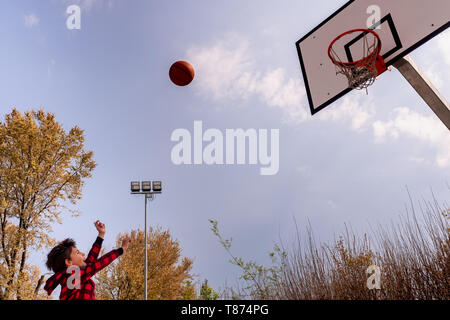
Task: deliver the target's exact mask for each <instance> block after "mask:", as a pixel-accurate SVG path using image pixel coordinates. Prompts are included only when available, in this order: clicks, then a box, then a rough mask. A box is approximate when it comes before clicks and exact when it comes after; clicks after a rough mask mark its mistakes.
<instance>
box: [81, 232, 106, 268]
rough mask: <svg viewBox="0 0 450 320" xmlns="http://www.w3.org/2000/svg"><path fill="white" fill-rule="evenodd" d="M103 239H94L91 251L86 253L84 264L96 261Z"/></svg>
mask: <svg viewBox="0 0 450 320" xmlns="http://www.w3.org/2000/svg"><path fill="white" fill-rule="evenodd" d="M102 243H103V239H102V238H100V237H97V239H95V242H94V244H93V245H92V248H91V250H90V251H89V253H88V256H87V258H86V261H85V262H86V264H90V263H93V262H94V261H95V260H97V257H98V254H99V253H100V249H101V248H102Z"/></svg>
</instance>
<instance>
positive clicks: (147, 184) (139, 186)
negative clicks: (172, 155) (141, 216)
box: [131, 181, 162, 300]
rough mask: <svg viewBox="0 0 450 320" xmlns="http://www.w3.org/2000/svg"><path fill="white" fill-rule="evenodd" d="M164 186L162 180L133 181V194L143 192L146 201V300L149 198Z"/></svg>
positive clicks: (145, 294) (145, 289) (145, 284)
mask: <svg viewBox="0 0 450 320" xmlns="http://www.w3.org/2000/svg"><path fill="white" fill-rule="evenodd" d="M161 193H162V187H161V181H153V185H152V182H151V181H142V182H139V181H131V194H143V195H144V202H145V211H144V212H145V227H144V228H145V231H144V236H145V239H144V242H145V249H144V252H145V261H144V278H145V280H144V281H145V283H144V300H147V200H150V201H153V199H154V195H156V194H161Z"/></svg>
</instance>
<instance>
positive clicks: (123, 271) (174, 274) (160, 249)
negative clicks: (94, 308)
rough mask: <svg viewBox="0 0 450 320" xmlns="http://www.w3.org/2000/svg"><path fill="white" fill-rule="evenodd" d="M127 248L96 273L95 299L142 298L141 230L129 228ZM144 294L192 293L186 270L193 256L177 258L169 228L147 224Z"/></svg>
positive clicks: (160, 296)
mask: <svg viewBox="0 0 450 320" xmlns="http://www.w3.org/2000/svg"><path fill="white" fill-rule="evenodd" d="M126 236H129V237H130V238H131V243H130V245H129V247H128V250H127V251H126V252H125V253H124V255H123V256H122V257H121V258H120V259H119V260H118V262H117V263H114V264H111V265H109V266H108V267H107V268H105V269H103V270H102V271H100V272H99V274H98V275H97V280H98V281H96V283H97V284H96V299H99V300H142V299H143V298H144V282H145V278H144V254H145V234H144V231H143V230H132V231H131V232H130V234H128V233H126V234H120V235H119V236H118V237H117V244H116V245H117V246H120V243H121V240H122V238H124V237H126ZM147 257H148V259H147V261H148V265H147V269H148V270H147V271H148V275H147V280H148V284H147V296H148V299H150V300H178V299H184V298H185V297H186V296H190V295H192V292H191V291H192V288H191V287H190V286H189V283H190V282H189V279H193V276H192V275H191V274H190V273H189V272H190V271H191V269H192V266H193V260H192V259H189V258H187V257H184V258H181V248H180V245H179V243H178V241H177V240H174V239H172V237H171V235H170V233H169V231H167V230H166V231H163V230H161V228H156V229H153V228H150V230H149V232H148V234H147Z"/></svg>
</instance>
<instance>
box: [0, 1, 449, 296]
mask: <svg viewBox="0 0 450 320" xmlns="http://www.w3.org/2000/svg"><path fill="white" fill-rule="evenodd" d="M345 2H346V1H326V3H325V2H320V3H318V2H311V1H287V0H286V1H277V2H270V3H269V2H265V3H261V1H256V0H254V1H245V2H243V1H220V2H219V1H195V2H193V1H190V2H188V1H170V2H168V1H164V2H163V1H142V0H141V1H118V0H109V1H107V0H81V1H76V0H73V1H65V0H49V1H39V2H37V1H20V2H19V1H2V3H1V5H0V30H2V31H1V38H2V40H3V41H2V44H3V49H2V50H0V70H2V72H0V88H2V94H1V95H0V110H1V113H2V117H3V115H4V114H6V113H9V112H10V111H11V109H12V107H16V108H18V109H19V110H20V111H25V110H27V109H38V108H41V107H42V108H44V109H45V110H46V111H48V112H53V113H55V115H56V118H57V120H58V121H60V122H61V123H62V124H63V127H64V128H65V129H66V130H69V129H70V128H72V127H73V126H75V125H78V126H79V127H81V128H82V129H84V130H85V137H86V148H87V149H88V150H93V151H94V158H95V161H96V162H97V163H98V166H97V168H96V169H95V171H94V173H93V178H91V179H89V180H87V183H86V186H85V188H84V196H83V199H82V200H81V201H79V203H78V204H77V208H78V209H79V210H80V211H81V212H82V215H81V217H79V218H75V219H74V218H70V217H69V215H66V216H63V224H62V225H54V228H53V230H54V232H53V233H52V236H53V237H54V238H56V239H58V240H62V239H63V238H65V237H73V238H74V239H76V240H77V242H78V247H79V248H80V249H82V250H85V252H87V251H88V250H89V248H90V245H91V244H92V242H93V241H94V239H95V236H96V230H95V228H94V226H93V225H92V223H93V222H94V221H95V220H97V219H101V220H102V221H103V222H104V223H105V224H106V227H107V235H106V239H105V242H104V245H105V247H106V248H107V249H110V248H112V247H113V245H114V243H115V238H116V235H117V234H118V233H119V232H125V231H128V230H130V229H135V228H138V227H140V228H143V225H144V212H143V211H144V208H143V205H144V203H143V201H144V200H143V199H142V198H141V197H137V196H131V195H130V194H129V183H130V181H132V180H147V179H149V180H153V179H155V180H157V179H160V180H162V181H163V194H162V195H160V196H158V197H157V199H156V200H155V201H153V202H151V203H149V220H148V221H149V223H150V224H151V225H152V226H161V227H162V228H166V229H169V230H170V231H171V233H172V235H173V237H175V238H177V239H178V240H179V241H180V243H181V247H182V248H183V251H182V254H183V255H184V256H188V257H191V258H194V269H193V272H194V273H195V274H198V275H199V278H200V279H205V278H207V279H208V280H209V282H210V284H211V285H212V286H213V287H214V288H216V289H217V288H219V287H223V285H224V284H225V282H227V283H228V284H233V283H234V282H235V280H236V279H237V277H238V275H239V274H240V272H239V270H238V269H237V267H235V266H233V265H231V264H230V263H229V262H228V259H229V257H228V256H227V254H226V252H225V250H224V249H223V248H222V247H221V246H220V244H219V243H218V241H217V240H216V239H215V237H214V235H213V234H212V232H211V231H210V230H209V223H208V219H214V220H218V221H219V228H220V230H221V232H222V233H223V235H224V236H225V237H227V238H228V237H233V247H232V250H233V252H234V253H235V254H236V255H237V256H243V257H245V258H246V259H252V260H256V261H258V262H259V263H268V262H269V261H270V260H269V257H268V253H269V252H270V251H271V249H272V247H273V244H274V243H275V242H277V241H278V240H279V237H281V238H282V239H283V240H284V241H286V242H287V243H289V241H290V240H292V239H293V237H294V236H295V227H294V225H293V219H294V217H295V219H296V220H297V223H298V224H299V227H300V229H302V228H303V227H304V226H305V224H306V222H307V220H308V219H309V220H310V221H311V224H312V227H313V229H314V231H315V233H316V235H317V236H318V237H319V238H320V239H321V240H330V239H332V238H333V235H334V234H335V233H338V232H339V231H341V230H342V229H343V227H344V222H347V223H351V224H352V226H354V227H356V228H357V229H358V230H365V229H367V228H368V225H369V224H372V225H374V224H376V223H378V222H380V223H386V222H387V221H389V220H390V219H393V218H395V217H396V216H398V214H400V213H402V212H404V204H405V203H406V202H408V195H407V192H406V188H405V187H406V186H407V187H408V188H409V190H410V192H411V194H412V196H413V198H415V199H417V200H418V199H420V198H421V197H425V198H430V197H431V192H430V190H431V189H432V190H433V191H434V193H435V195H436V197H437V199H438V201H441V202H443V201H445V200H446V199H448V195H449V189H448V187H447V185H448V183H449V178H450V174H449V167H450V151H449V150H450V149H449V147H448V146H449V144H450V133H449V131H448V130H447V129H446V128H445V127H444V125H443V124H442V123H440V121H439V120H438V119H437V118H436V116H435V115H434V113H433V112H432V111H431V110H430V108H429V107H428V106H427V105H425V104H424V102H423V101H422V100H421V99H420V97H419V96H418V95H417V94H416V93H415V92H414V91H413V89H412V88H411V87H410V86H409V84H408V83H407V82H406V80H404V79H403V77H402V76H401V75H400V74H399V73H398V72H397V71H396V70H393V71H392V72H389V73H386V74H384V75H383V76H382V77H381V78H380V79H379V80H378V81H377V82H376V83H375V84H374V85H373V86H372V87H371V88H369V95H366V94H365V92H355V93H351V94H349V95H348V96H347V97H346V98H344V99H341V100H339V101H337V102H336V103H334V104H333V105H331V106H330V107H328V108H326V109H325V110H323V111H321V112H319V113H318V114H317V115H315V116H314V117H311V116H310V114H309V108H308V105H307V99H306V96H305V91H304V87H303V80H302V74H301V70H300V66H299V62H298V57H297V52H296V49H295V42H296V41H297V40H298V39H300V38H301V37H302V36H303V35H305V34H306V33H307V32H308V31H310V30H311V29H312V28H313V27H315V26H316V25H317V24H319V23H320V22H321V21H322V20H323V19H324V18H326V17H327V16H328V15H329V14H331V13H332V12H334V11H335V10H336V9H337V8H339V7H340V6H341V5H342V4H344V3H345ZM71 4H78V5H80V7H81V9H82V23H81V30H68V29H67V28H66V19H67V16H68V15H67V14H66V13H65V11H66V8H67V6H69V5H71ZM449 40H450V33H449V32H448V31H447V32H445V33H443V34H442V35H440V36H439V37H436V38H435V39H433V40H431V41H430V42H428V43H427V44H426V45H424V46H422V47H421V48H419V49H418V50H416V51H415V52H413V53H412V54H411V56H412V58H413V59H414V60H415V61H416V63H417V64H418V65H419V66H420V67H421V68H422V69H423V70H424V71H425V73H426V74H427V75H428V76H429V78H430V79H432V80H433V82H434V84H435V85H436V86H437V87H438V88H439V89H440V90H441V93H442V94H443V95H444V96H445V97H447V98H449V97H450V88H449V87H448V85H447V83H448V81H449V80H450V79H449V72H448V70H449V68H450V60H449V57H450V46H449V43H450V41H449ZM177 60H188V61H190V62H191V63H192V64H193V66H194V68H195V70H196V78H195V80H194V81H193V83H192V84H191V85H189V86H187V87H176V86H174V85H173V84H172V83H171V82H170V81H169V78H168V74H167V73H168V70H169V67H170V65H171V64H172V63H173V62H174V61H177ZM195 120H201V121H203V127H204V128H205V129H208V128H217V129H219V130H221V131H222V132H225V130H226V129H235V128H243V129H248V128H255V129H279V130H280V154H279V158H280V169H279V172H278V174H276V175H273V176H262V175H260V174H259V167H260V166H259V165H256V166H255V165H223V166H219V165H216V166H207V165H202V166H195V165H191V166H188V165H181V166H175V165H174V164H173V163H172V161H171V158H170V154H171V150H172V148H173V146H174V145H175V143H174V142H172V141H171V140H170V137H171V134H172V132H173V131H174V130H175V129H178V128H186V129H188V130H190V131H191V132H193V125H194V121H195ZM45 256H46V252H45V251H42V252H35V253H33V254H32V255H31V260H30V262H32V263H35V264H37V265H38V266H39V267H40V268H41V270H42V271H44V270H45V269H44V262H45ZM55 297H56V295H55Z"/></svg>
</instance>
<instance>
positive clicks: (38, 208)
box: [0, 108, 96, 300]
mask: <svg viewBox="0 0 450 320" xmlns="http://www.w3.org/2000/svg"><path fill="white" fill-rule="evenodd" d="M92 157H93V152H92V151H85V150H84V136H83V130H81V129H80V128H79V127H77V126H75V127H73V128H72V129H71V130H70V131H69V132H68V133H66V132H65V131H64V129H63V128H62V126H61V125H60V124H59V123H58V122H57V121H56V120H55V116H54V114H52V113H45V112H44V111H43V110H39V111H26V112H25V113H24V114H23V115H22V114H21V113H20V112H19V111H17V109H15V108H14V109H13V110H12V112H11V113H10V114H7V115H6V116H5V122H4V123H0V241H1V244H0V300H3V299H14V298H16V299H24V298H30V297H34V298H37V297H38V295H37V294H38V291H39V287H40V285H41V284H42V282H43V281H44V278H43V277H42V276H41V277H39V275H38V274H37V275H34V276H33V272H31V271H30V267H28V266H27V264H26V261H27V257H28V253H29V252H30V250H33V249H34V250H40V249H42V248H43V247H50V246H52V245H53V244H54V243H55V240H54V239H52V238H50V237H49V235H48V234H49V232H51V227H50V223H52V222H55V221H56V222H58V223H61V218H60V214H61V213H62V210H63V209H66V210H67V211H68V212H71V213H72V214H73V215H74V216H77V215H78V214H77V211H76V210H72V209H69V208H67V207H66V206H65V205H64V203H63V202H64V201H66V200H70V202H71V203H72V204H75V203H76V201H77V200H78V199H81V194H82V193H81V191H82V187H83V185H84V179H85V178H88V177H91V171H92V170H93V169H94V168H95V166H96V164H95V162H94V161H93V159H92ZM25 279H27V280H26V281H25ZM32 282H33V283H32ZM30 285H32V286H33V290H31V291H30V290H28V289H29V288H28V289H26V288H25V289H26V290H25V289H24V288H23V286H30ZM24 290H25V291H27V290H28V291H29V292H35V294H34V295H32V296H30V295H28V294H27V295H26V296H24V292H25V291H24ZM28 291H27V292H28Z"/></svg>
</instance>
